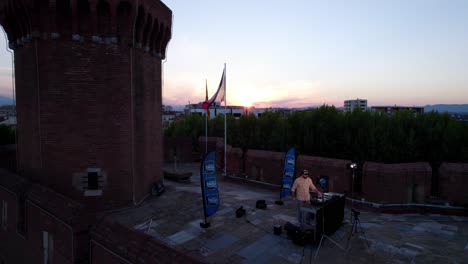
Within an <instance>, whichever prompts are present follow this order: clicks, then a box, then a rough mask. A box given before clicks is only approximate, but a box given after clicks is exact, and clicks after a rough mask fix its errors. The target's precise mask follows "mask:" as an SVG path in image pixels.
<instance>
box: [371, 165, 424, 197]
mask: <svg viewBox="0 0 468 264" xmlns="http://www.w3.org/2000/svg"><path fill="white" fill-rule="evenodd" d="M431 177H432V169H431V166H430V165H429V163H427V162H416V163H400V164H383V163H375V162H366V163H364V167H363V176H362V192H363V196H364V198H365V199H366V200H367V201H371V202H377V203H425V200H426V198H427V197H429V195H430V191H431Z"/></svg>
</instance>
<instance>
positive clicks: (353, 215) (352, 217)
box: [346, 163, 369, 250]
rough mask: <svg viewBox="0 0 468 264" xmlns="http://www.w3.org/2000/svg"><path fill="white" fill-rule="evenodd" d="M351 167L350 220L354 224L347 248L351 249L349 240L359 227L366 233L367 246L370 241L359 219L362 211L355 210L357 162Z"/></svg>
mask: <svg viewBox="0 0 468 264" xmlns="http://www.w3.org/2000/svg"><path fill="white" fill-rule="evenodd" d="M349 167H350V168H351V169H352V170H353V181H352V185H351V196H352V200H351V212H350V221H351V223H352V226H351V231H350V232H349V236H348V241H347V243H346V248H347V249H348V250H349V240H351V237H352V236H353V235H354V234H355V233H357V232H358V228H360V229H361V233H362V234H363V235H364V238H365V239H366V244H367V248H369V241H368V240H367V237H366V233H365V232H364V229H363V228H362V226H361V221H360V220H359V214H361V212H359V211H356V210H354V178H355V173H354V172H355V171H356V168H357V165H356V163H352V164H351V165H350V166H349Z"/></svg>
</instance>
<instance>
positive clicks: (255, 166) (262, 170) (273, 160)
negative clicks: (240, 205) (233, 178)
mask: <svg viewBox="0 0 468 264" xmlns="http://www.w3.org/2000/svg"><path fill="white" fill-rule="evenodd" d="M284 157H285V154H284V153H283V152H273V151H264V150H253V149H249V150H247V151H246V153H245V159H244V162H245V165H244V168H245V174H246V176H247V177H248V178H249V179H251V180H256V181H261V182H266V183H270V184H275V185H281V179H282V177H283V164H284Z"/></svg>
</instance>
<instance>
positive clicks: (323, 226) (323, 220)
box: [314, 194, 346, 259]
mask: <svg viewBox="0 0 468 264" xmlns="http://www.w3.org/2000/svg"><path fill="white" fill-rule="evenodd" d="M324 238H326V239H328V240H330V241H331V242H333V243H334V244H335V245H337V246H338V247H339V248H341V249H342V250H343V251H346V250H345V249H344V248H343V247H342V246H341V245H340V244H338V242H336V241H335V240H333V239H331V238H330V237H329V236H327V235H326V234H325V196H324V195H323V194H322V237H321V238H320V243H319V246H318V248H317V251H316V252H315V257H314V258H315V259H317V256H318V253H319V251H320V247H321V246H322V242H323V239H324Z"/></svg>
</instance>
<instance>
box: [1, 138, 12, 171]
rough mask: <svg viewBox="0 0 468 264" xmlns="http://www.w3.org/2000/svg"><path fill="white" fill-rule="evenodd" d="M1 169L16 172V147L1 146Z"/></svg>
mask: <svg viewBox="0 0 468 264" xmlns="http://www.w3.org/2000/svg"><path fill="white" fill-rule="evenodd" d="M0 168H2V169H7V170H9V171H12V172H16V146H15V145H3V146H0Z"/></svg>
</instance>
